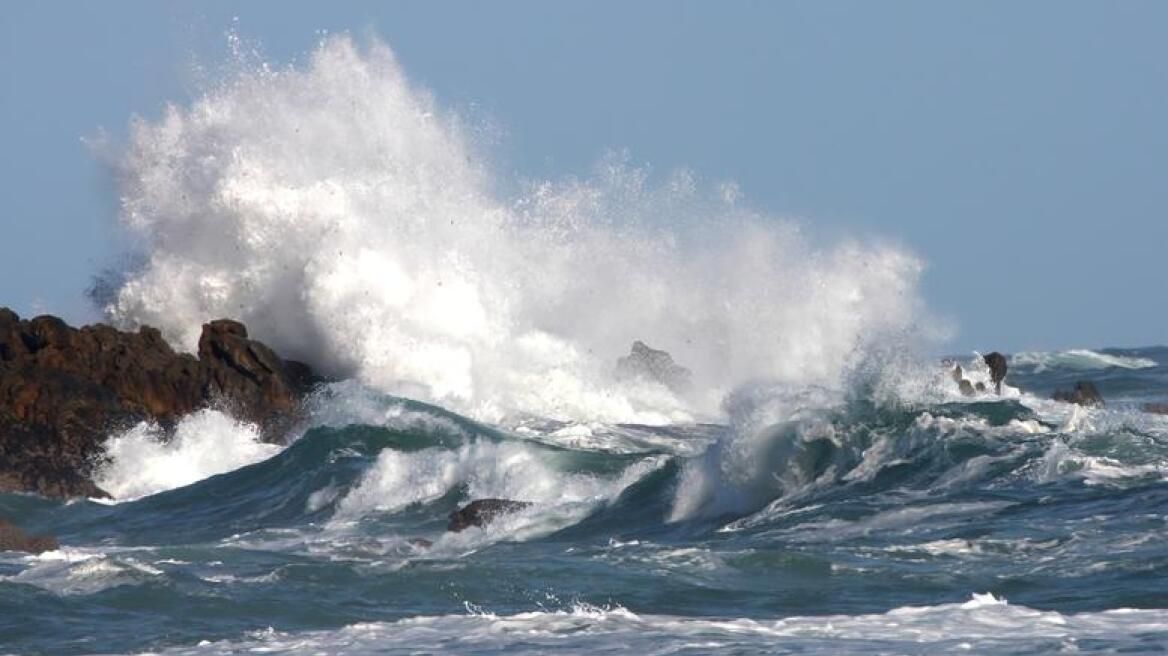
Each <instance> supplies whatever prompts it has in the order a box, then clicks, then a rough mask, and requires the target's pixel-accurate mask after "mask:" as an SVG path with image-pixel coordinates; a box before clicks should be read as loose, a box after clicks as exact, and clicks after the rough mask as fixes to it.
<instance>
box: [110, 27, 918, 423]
mask: <svg viewBox="0 0 1168 656" xmlns="http://www.w3.org/2000/svg"><path fill="white" fill-rule="evenodd" d="M475 135H476V131H475V126H474V125H471V124H468V123H467V122H466V121H464V120H462V119H461V118H460V117H459V116H457V115H456V114H454V113H451V112H449V111H446V110H444V109H443V108H442V107H441V106H440V105H439V104H438V103H437V102H436V101H435V100H434V99H433V98H432V97H431V96H430V95H429V94H428V93H427V92H426V91H425V90H423V89H420V88H419V87H418V86H417V85H414V84H412V83H410V82H409V81H408V79H407V78H406V76H405V74H404V73H403V72H402V70H401V68H400V67H399V65H398V63H397V62H396V61H395V59H394V56H393V54H392V53H391V51H390V50H389V48H387V47H386V46H384V45H382V44H380V43H376V42H374V43H372V44H370V45H368V46H367V47H360V46H358V45H357V44H355V43H354V42H353V41H352V40H351V39H350V38H348V37H344V36H339V37H329V38H326V39H325V40H323V41H322V42H321V43H320V45H319V46H318V47H317V48H316V49H315V50H314V51H313V52H312V53H311V56H310V57H309V58H308V60H307V62H306V63H305V64H304V65H303V66H302V67H299V68H295V67H286V68H285V67H279V66H274V65H269V64H267V63H264V62H249V61H248V60H246V58H244V59H241V60H240V61H239V62H238V63H237V65H236V67H235V70H234V73H233V74H232V75H230V76H229V77H228V79H226V80H225V81H224V82H222V83H221V84H218V85H216V86H214V87H212V88H209V89H207V90H206V91H205V93H204V94H203V95H202V96H201V97H199V98H198V99H197V100H195V101H194V102H192V103H191V104H189V105H187V106H179V105H172V106H170V107H168V108H167V110H166V112H165V114H164V115H163V116H162V117H160V118H158V119H156V120H147V119H138V120H136V121H135V122H134V123H133V125H132V130H131V137H130V139H129V143H128V145H127V146H126V147H125V148H124V150H123V151H122V152H121V153H120V156H119V159H118V161H119V174H120V179H121V181H122V183H121V184H122V189H121V191H122V210H121V221H122V224H123V225H124V227H125V229H126V230H127V231H128V232H129V233H130V234H131V235H132V236H133V237H134V238H135V239H136V240H137V243H138V244H139V246H140V249H141V252H140V254H139V255H140V257H139V258H138V261H139V265H137V266H135V267H133V268H131V269H130V270H128V271H123V272H121V273H120V274H119V276H117V278H116V279H115V280H111V281H110V282H111V285H112V292H111V293H110V294H109V295H108V297H107V298H106V299H105V300H106V301H107V303H106V305H105V311H106V313H107V315H108V317H109V318H110V320H111V321H113V322H114V323H116V324H118V325H120V326H123V327H133V326H136V325H139V324H150V325H155V326H158V327H160V328H161V329H162V331H163V333H164V334H165V335H166V337H167V338H168V339H169V340H170V341H171V342H172V343H173V344H175V345H176V346H178V347H181V348H184V349H193V348H194V346H195V342H196V340H197V337H198V333H197V331H198V327H199V325H200V324H201V323H202V322H203V321H205V320H207V319H210V318H215V317H223V316H227V317H232V318H236V319H239V320H242V321H244V322H245V323H246V324H247V325H248V326H249V328H250V329H251V331H252V332H253V334H254V335H255V336H257V337H258V338H260V339H262V340H264V341H266V342H268V343H269V344H270V345H272V346H273V347H275V348H276V349H277V350H278V351H279V352H281V353H282V354H286V355H287V356H289V357H295V358H298V359H303V360H307V361H309V362H311V363H312V364H314V365H315V366H316V367H317V368H319V369H320V370H322V371H324V372H326V373H328V374H332V375H336V376H339V377H348V376H353V377H356V378H357V379H359V380H361V381H362V382H364V383H366V384H368V385H370V386H372V387H374V388H377V389H379V390H381V391H385V392H390V393H395V394H400V395H404V396H409V397H412V398H420V399H424V400H429V401H433V402H438V403H441V404H443V405H445V406H447V407H451V408H454V409H457V410H459V411H460V412H463V413H464V414H469V415H471V416H473V417H476V418H479V419H485V420H491V421H498V420H501V419H503V418H505V417H508V416H512V415H515V414H516V413H527V414H535V415H538V416H542V417H549V418H559V419H571V420H583V421H604V422H616V421H632V422H639V423H650V424H662V423H670V422H674V423H676V422H682V421H690V420H694V419H697V418H703V417H711V416H717V415H719V414H720V413H721V406H720V404H721V402H722V399H723V398H724V397H725V395H726V394H727V393H728V392H730V391H731V390H733V389H735V388H736V387H738V386H739V385H740V384H742V383H744V382H747V381H751V380H755V379H767V380H779V381H787V382H795V381H797V382H798V383H799V384H800V385H825V386H840V385H842V384H843V383H844V378H845V377H846V376H848V375H849V372H850V371H853V370H854V369H856V368H857V367H860V366H862V365H863V363H864V362H866V361H867V360H869V359H871V358H872V357H873V352H874V351H878V350H879V347H880V346H881V345H884V344H887V343H888V342H889V341H890V340H902V341H905V342H911V341H913V339H914V338H915V336H916V335H917V333H919V332H920V326H921V309H920V303H919V300H918V296H917V291H916V282H917V277H918V274H919V272H920V270H921V264H920V263H919V262H918V261H917V260H916V259H915V258H914V257H912V256H911V255H908V254H906V253H905V252H903V251H902V250H900V249H898V248H895V247H891V246H887V245H881V244H869V243H861V242H845V243H841V244H837V245H833V246H826V247H820V246H818V245H816V244H815V243H814V241H813V240H811V239H809V238H808V237H806V236H805V235H804V234H802V231H801V228H800V227H799V226H798V224H796V223H793V222H791V221H788V220H783V219H779V218H775V217H769V216H764V215H761V214H759V213H757V212H754V211H752V210H750V209H747V208H745V207H743V206H742V205H741V204H740V203H739V201H738V196H739V194H738V193H737V191H736V190H735V189H734V188H733V185H722V186H720V187H717V186H715V187H716V188H713V189H708V187H709V186H710V185H703V184H699V182H698V181H697V180H696V176H694V175H693V174H692V173H689V172H685V171H682V172H677V173H674V174H672V175H669V176H666V177H665V179H663V180H660V181H654V179H653V178H652V176H650V175H649V172H648V171H647V170H646V169H644V168H639V167H637V166H634V165H632V164H630V163H629V162H628V160H627V158H625V157H621V156H611V157H608V158H605V159H604V160H602V162H601V163H600V165H599V166H598V167H597V170H596V171H595V172H594V173H593V174H591V175H589V176H586V177H584V178H569V179H566V180H559V181H530V180H528V181H524V180H519V181H516V180H509V179H500V178H499V177H498V175H497V174H496V173H495V171H493V170H492V169H491V167H490V166H489V160H488V158H487V157H485V156H484V155H483V153H482V149H481V148H480V146H479V144H478V143H477V142H476V139H475ZM508 188H518V189H519V191H518V192H515V193H512V194H503V193H501V192H499V191H498V190H499V189H508ZM636 339H640V340H644V341H646V342H647V343H649V344H651V345H653V346H655V347H657V348H664V349H666V350H668V351H670V352H671V353H672V354H673V355H674V357H675V358H676V359H677V361H678V362H681V363H683V364H684V365H685V366H687V367H689V368H690V369H692V370H693V373H694V383H695V384H694V386H693V388H692V389H691V390H689V391H688V392H674V391H671V390H669V389H667V388H666V387H665V386H663V385H660V384H657V383H652V382H646V381H641V380H632V381H630V380H619V379H618V378H617V377H615V376H614V375H613V365H614V363H615V360H616V359H617V357H619V356H621V355H623V354H625V353H627V351H628V348H629V344H631V343H632V341H633V340H636Z"/></svg>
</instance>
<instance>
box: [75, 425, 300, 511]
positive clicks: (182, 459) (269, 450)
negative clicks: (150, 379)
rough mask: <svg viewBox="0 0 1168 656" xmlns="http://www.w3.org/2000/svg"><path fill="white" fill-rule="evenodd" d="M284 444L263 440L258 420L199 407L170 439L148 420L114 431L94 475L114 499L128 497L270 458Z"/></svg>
mask: <svg viewBox="0 0 1168 656" xmlns="http://www.w3.org/2000/svg"><path fill="white" fill-rule="evenodd" d="M281 448H282V447H279V446H276V445H274V444H265V443H263V442H261V441H260V435H259V428H258V427H256V426H255V425H253V424H249V423H246V422H240V421H237V420H235V419H232V418H231V417H229V416H227V415H225V414H223V413H222V412H219V411H216V410H200V411H198V412H195V413H192V414H190V415H187V416H186V417H184V418H183V419H182V420H181V421H180V422H179V424H178V426H177V427H176V428H175V430H174V434H173V436H171V437H170V438H169V439H167V437H166V435H165V431H163V430H162V429H161V428H160V427H159V426H157V425H155V424H152V423H149V422H143V423H141V424H138V425H137V426H135V427H133V428H131V429H130V430H128V431H126V432H124V433H121V434H118V435H114V436H113V437H111V438H110V439H109V440H108V441H107V442H106V445H105V460H104V462H103V463H102V464H101V465H100V466H99V468H98V470H97V472H96V473H95V475H94V481H95V482H96V483H97V485H98V487H100V488H101V489H103V490H105V491H106V492H108V493H109V494H110V496H112V497H113V498H114V499H115V500H117V501H126V500H131V499H137V498H140V497H144V496H149V495H151V494H157V493H159V492H163V491H165V490H172V489H175V488H178V487H183V486H185V485H190V484H191V483H194V482H197V481H201V480H203V479H204V478H207V477H208V476H214V475H215V474H222V473H225V472H229V471H232V470H234V469H238V468H240V467H243V466H244V465H250V464H252V463H255V462H259V461H261V460H265V459H267V458H269V457H271V456H273V455H275V454H276V453H278V452H279V451H280V449H281Z"/></svg>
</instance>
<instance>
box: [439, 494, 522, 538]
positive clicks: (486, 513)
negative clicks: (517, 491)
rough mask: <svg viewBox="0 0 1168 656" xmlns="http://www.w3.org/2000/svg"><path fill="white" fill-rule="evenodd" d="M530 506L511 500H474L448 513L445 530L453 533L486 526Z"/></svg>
mask: <svg viewBox="0 0 1168 656" xmlns="http://www.w3.org/2000/svg"><path fill="white" fill-rule="evenodd" d="M530 505H531V502H529V501H512V500H511V499H476V500H474V501H471V502H470V503H468V504H466V505H465V506H463V507H462V508H459V509H458V510H455V511H454V512H452V513H450V523H449V524H447V525H446V530H448V531H453V532H455V533H457V532H459V531H464V530H466V529H468V528H470V527H472V526H486V525H487V524H490V523H491V522H493V521H494V520H495V518H496V517H498V516H499V515H506V514H509V513H513V512H518V511H520V510H523V509H524V508H527V507H528V506H530Z"/></svg>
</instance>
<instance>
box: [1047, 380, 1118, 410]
mask: <svg viewBox="0 0 1168 656" xmlns="http://www.w3.org/2000/svg"><path fill="white" fill-rule="evenodd" d="M1050 398H1052V399H1054V400H1055V401H1062V402H1064V403H1077V404H1079V405H1082V406H1086V407H1089V408H1102V407H1103V406H1105V405H1107V404H1106V403H1105V402H1104V401H1103V395H1101V394H1100V393H1099V390H1098V389H1096V387H1095V383H1092V382H1091V381H1089V380H1080V381H1079V382H1077V383H1075V389H1073V390H1071V391H1070V392H1065V391H1063V390H1056V391H1055V393H1054V394H1053V395H1051V397H1050Z"/></svg>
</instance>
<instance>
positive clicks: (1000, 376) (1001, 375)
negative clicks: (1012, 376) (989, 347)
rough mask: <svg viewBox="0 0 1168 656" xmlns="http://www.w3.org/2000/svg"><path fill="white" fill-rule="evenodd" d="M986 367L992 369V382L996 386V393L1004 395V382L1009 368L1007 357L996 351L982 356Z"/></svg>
mask: <svg viewBox="0 0 1168 656" xmlns="http://www.w3.org/2000/svg"><path fill="white" fill-rule="evenodd" d="M982 360H984V361H985V363H986V366H987V367H989V368H990V382H992V383H993V384H994V391H995V392H997V393H998V394H999V395H1000V394H1001V393H1002V381H1003V380H1005V379H1006V371H1007V370H1009V367H1008V366H1007V365H1006V356H1004V355H1002V354H1001V353H998V352H997V351H994V352H993V353H987V354H986V355H984V356H982Z"/></svg>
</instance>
